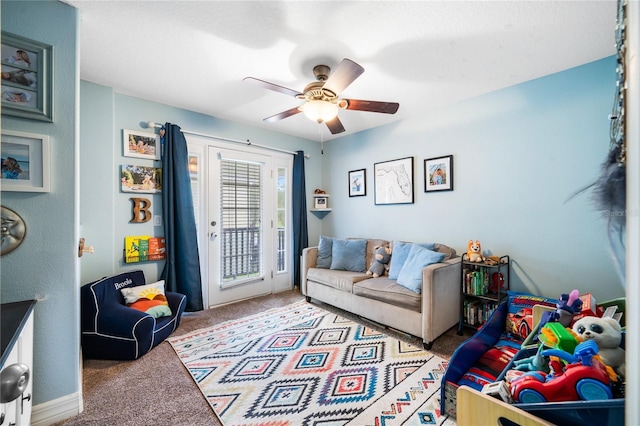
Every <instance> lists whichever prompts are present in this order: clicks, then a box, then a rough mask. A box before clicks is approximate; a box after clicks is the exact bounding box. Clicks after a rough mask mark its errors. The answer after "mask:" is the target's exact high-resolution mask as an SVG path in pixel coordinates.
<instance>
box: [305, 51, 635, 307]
mask: <svg viewBox="0 0 640 426" xmlns="http://www.w3.org/2000/svg"><path fill="white" fill-rule="evenodd" d="M615 66H616V63H615V59H614V58H613V57H611V58H606V59H603V60H600V61H597V62H593V63H590V64H587V65H584V66H581V67H577V68H574V69H571V70H568V71H565V72H561V73H558V74H554V75H550V76H547V77H544V78H540V79H537V80H534V81H530V82H527V83H524V84H520V85H517V86H514V87H510V88H507V89H504V90H500V91H497V92H494V93H490V94H487V95H484V96H480V97H478V98H475V99H472V100H469V101H467V102H463V103H460V104H457V105H454V106H451V107H446V108H443V109H440V110H437V111H432V112H431V113H429V114H427V115H426V116H424V117H419V118H416V119H415V120H406V121H403V122H401V123H397V124H392V125H388V126H385V127H380V128H377V129H374V130H371V131H367V132H362V133H359V134H355V135H351V136H348V137H346V138H341V139H339V140H336V141H331V142H329V143H325V151H324V157H323V161H322V169H323V173H322V177H323V189H325V190H327V191H328V192H329V193H330V194H331V198H330V202H331V203H332V207H333V211H332V212H331V213H330V214H328V215H327V216H326V217H325V218H324V219H323V228H322V231H323V232H324V233H325V234H327V235H334V236H336V237H347V236H362V237H378V238H386V239H390V240H393V239H404V240H408V241H437V242H441V243H444V244H447V245H450V246H452V247H454V248H455V249H456V250H458V252H464V251H466V243H467V241H468V240H469V239H474V240H476V239H478V240H480V242H481V243H482V246H483V249H484V250H489V251H491V252H493V254H509V255H511V258H512V260H513V268H512V272H513V275H512V278H513V280H512V284H513V286H512V288H513V289H515V290H523V291H524V290H527V291H530V292H534V293H536V294H542V295H545V296H550V297H557V296H558V295H559V294H560V293H561V292H568V291H570V290H572V289H573V288H577V289H578V290H580V291H581V292H588V291H590V292H592V293H593V294H594V296H595V297H596V299H598V300H601V301H602V300H607V299H611V298H614V297H620V296H623V295H624V288H623V286H622V284H621V282H620V280H619V278H618V276H617V274H616V271H615V269H614V264H613V262H612V260H611V258H610V256H609V253H608V247H607V240H606V235H605V232H604V229H605V216H604V214H603V213H602V212H598V211H596V210H595V208H594V205H593V204H592V203H591V200H590V198H589V195H588V194H583V195H579V196H576V197H574V198H572V199H571V200H569V201H567V200H568V199H569V198H570V197H571V195H572V194H574V193H575V192H576V191H578V190H580V189H581V188H583V187H585V186H586V185H588V184H590V183H592V182H593V181H594V180H595V179H596V177H597V175H598V171H599V167H600V164H601V163H602V162H603V161H604V159H605V156H606V153H607V151H608V146H609V138H608V135H609V120H608V115H609V113H610V111H611V107H612V105H613V95H614V88H615ZM400 108H402V106H400ZM450 154H453V156H454V191H452V192H450V191H449V192H432V193H425V192H424V163H423V162H424V160H425V159H428V158H433V157H438V156H444V155H450ZM409 156H411V157H414V160H415V161H414V194H415V203H414V204H411V205H383V206H381V205H374V183H373V165H374V163H376V162H381V161H388V160H394V159H398V158H403V157H409ZM361 168H366V169H367V195H366V197H356V198H349V197H348V192H347V173H348V171H349V170H354V169H361ZM312 242H313V243H317V239H316V240H314V241H312Z"/></svg>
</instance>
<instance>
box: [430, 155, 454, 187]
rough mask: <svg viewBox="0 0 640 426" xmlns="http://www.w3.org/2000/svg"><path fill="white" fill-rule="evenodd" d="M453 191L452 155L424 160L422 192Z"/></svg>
mask: <svg viewBox="0 0 640 426" xmlns="http://www.w3.org/2000/svg"><path fill="white" fill-rule="evenodd" d="M437 191H453V155H445V156H442V157H434V158H427V159H426V160H424V192H437Z"/></svg>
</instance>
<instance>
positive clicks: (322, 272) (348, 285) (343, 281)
mask: <svg viewBox="0 0 640 426" xmlns="http://www.w3.org/2000/svg"><path fill="white" fill-rule="evenodd" d="M369 278H371V276H370V275H367V274H366V273H363V272H353V271H335V270H328V269H321V268H309V270H308V271H307V279H308V280H309V281H314V282H317V283H320V284H324V285H327V286H329V287H333V288H336V289H338V290H343V291H347V292H349V293H352V289H353V284H354V283H357V282H360V281H363V280H368V279H369Z"/></svg>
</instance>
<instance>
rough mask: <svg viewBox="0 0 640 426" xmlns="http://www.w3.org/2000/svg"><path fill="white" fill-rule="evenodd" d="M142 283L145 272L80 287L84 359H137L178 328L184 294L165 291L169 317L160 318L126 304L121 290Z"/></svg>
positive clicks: (110, 278) (115, 277) (116, 276)
mask: <svg viewBox="0 0 640 426" xmlns="http://www.w3.org/2000/svg"><path fill="white" fill-rule="evenodd" d="M145 284H146V281H145V277H144V272H143V271H141V270H135V271H130V272H124V273H122V274H119V275H114V276H112V277H105V278H102V279H100V280H97V281H94V282H92V283H89V284H85V285H83V286H82V287H81V289H80V311H81V312H80V321H81V343H82V352H83V356H84V357H86V358H94V359H112V360H132V359H137V358H140V357H141V356H142V355H144V354H146V353H147V352H149V351H150V350H151V349H152V348H154V347H155V346H156V345H158V344H159V343H160V342H162V341H163V340H164V339H166V338H167V337H169V335H170V334H171V333H173V331H174V330H175V329H176V328H178V325H180V318H181V316H182V313H183V312H184V309H185V306H186V300H187V297H186V296H185V295H183V294H180V293H173V292H166V291H165V297H166V298H167V302H168V304H169V308H170V309H171V316H165V317H160V318H154V317H153V316H152V315H149V314H148V313H146V312H143V311H140V310H137V309H133V308H130V307H128V306H127V305H126V304H125V299H124V297H123V295H122V292H121V291H120V290H121V289H123V288H127V287H137V286H141V285H145Z"/></svg>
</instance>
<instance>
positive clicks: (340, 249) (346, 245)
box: [331, 239, 367, 272]
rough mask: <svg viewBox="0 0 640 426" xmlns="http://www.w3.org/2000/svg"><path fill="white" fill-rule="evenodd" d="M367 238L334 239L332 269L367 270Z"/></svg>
mask: <svg viewBox="0 0 640 426" xmlns="http://www.w3.org/2000/svg"><path fill="white" fill-rule="evenodd" d="M366 256H367V240H363V239H349V240H338V239H334V240H333V247H332V250H331V269H334V270H340V271H354V272H366V270H367V264H366Z"/></svg>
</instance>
